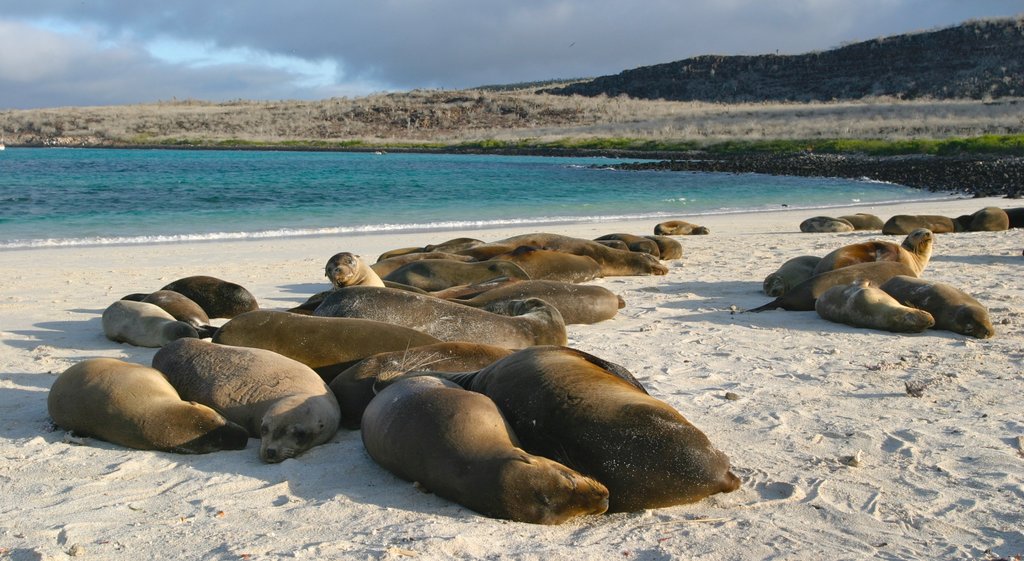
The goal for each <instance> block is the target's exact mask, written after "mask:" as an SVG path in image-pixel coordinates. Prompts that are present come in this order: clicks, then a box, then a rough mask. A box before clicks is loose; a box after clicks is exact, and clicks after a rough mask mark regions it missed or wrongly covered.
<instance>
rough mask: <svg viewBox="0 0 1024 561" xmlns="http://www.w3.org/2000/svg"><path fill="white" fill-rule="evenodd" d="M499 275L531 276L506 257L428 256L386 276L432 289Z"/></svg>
mask: <svg viewBox="0 0 1024 561" xmlns="http://www.w3.org/2000/svg"><path fill="white" fill-rule="evenodd" d="M497 277H508V278H513V279H528V278H530V275H529V274H528V273H527V272H526V271H524V270H523V269H522V267H520V266H519V265H516V264H515V263H511V262H507V261H483V262H475V261H474V262H462V261H453V260H450V259H426V260H420V261H413V262H411V263H406V264H405V265H402V266H401V267H399V268H397V269H395V270H394V271H392V272H391V273H389V274H388V275H386V276H385V277H384V280H386V281H390V282H397V283H401V284H405V285H408V286H414V287H416V288H419V289H421V290H426V291H427V292H433V291H435V290H444V289H446V288H451V287H453V286H459V285H463V284H474V283H478V282H483V281H487V280H490V279H493V278H497Z"/></svg>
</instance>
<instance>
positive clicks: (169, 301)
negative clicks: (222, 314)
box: [122, 290, 217, 338]
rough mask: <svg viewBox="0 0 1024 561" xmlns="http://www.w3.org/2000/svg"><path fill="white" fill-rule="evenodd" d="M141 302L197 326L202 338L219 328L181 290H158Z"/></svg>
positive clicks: (209, 335)
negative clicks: (211, 323)
mask: <svg viewBox="0 0 1024 561" xmlns="http://www.w3.org/2000/svg"><path fill="white" fill-rule="evenodd" d="M122 300H124V298H122ZM140 302H147V303H149V304H156V305H157V306H160V308H162V309H163V311H165V312H167V313H169V314H171V316H172V317H173V318H174V319H176V320H178V321H183V322H185V323H187V324H189V325H191V326H192V327H194V328H196V331H198V332H199V337H200V338H206V337H211V336H212V335H213V332H214V331H216V330H217V328H216V327H213V326H212V325H210V316H208V315H206V312H205V311H203V309H202V308H201V307H199V304H196V303H195V302H193V301H192V299H191V298H189V297H187V296H185V295H184V294H182V293H180V292H174V291H173V290H157V291H156V292H152V293H150V294H147V295H145V296H144V297H143V298H142V299H141V300H140Z"/></svg>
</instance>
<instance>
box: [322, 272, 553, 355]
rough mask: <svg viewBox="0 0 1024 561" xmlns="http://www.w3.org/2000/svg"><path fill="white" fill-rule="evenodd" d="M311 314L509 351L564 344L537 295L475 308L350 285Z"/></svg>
mask: <svg viewBox="0 0 1024 561" xmlns="http://www.w3.org/2000/svg"><path fill="white" fill-rule="evenodd" d="M496 306H503V308H502V309H499V308H497V307H496ZM503 312H505V313H506V314H507V315H502V313H503ZM313 314H314V315H316V316H326V317H348V318H364V319H372V320H376V321H383V322H387V323H393V324H395V325H402V326H405V327H408V328H411V329H415V330H417V331H421V332H423V333H426V334H428V335H432V336H434V337H437V338H438V339H440V340H442V341H468V342H471V343H488V344H491V345H498V346H500V347H508V348H510V349H521V348H523V347H529V346H531V345H552V344H554V345H564V344H565V342H566V335H565V322H564V320H562V315H561V314H560V313H558V310H557V309H555V308H554V306H551V305H550V304H548V303H547V302H544V301H543V300H538V299H536V298H531V299H529V300H516V301H514V302H512V303H504V302H497V303H495V304H494V305H492V306H491V307H487V308H484V309H479V310H478V309H476V308H471V307H469V306H463V305H462V304H456V303H454V302H448V301H447V300H441V299H440V298H434V297H433V296H424V295H422V294H414V293H412V292H405V291H402V290H395V289H392V288H377V287H373V286H350V287H348V288H342V289H339V290H335V291H334V292H332V293H331V294H329V295H328V296H327V298H326V299H325V300H324V303H323V304H320V307H319V308H317V309H316V311H315V312H313Z"/></svg>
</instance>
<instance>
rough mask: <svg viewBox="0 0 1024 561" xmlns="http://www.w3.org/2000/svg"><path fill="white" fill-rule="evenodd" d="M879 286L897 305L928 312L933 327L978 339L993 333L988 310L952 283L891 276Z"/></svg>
mask: <svg viewBox="0 0 1024 561" xmlns="http://www.w3.org/2000/svg"><path fill="white" fill-rule="evenodd" d="M880 288H881V289H882V290H884V291H885V292H886V293H887V294H889V295H890V296H892V297H893V298H895V299H896V300H898V301H899V302H900V303H901V304H903V305H905V306H910V307H912V308H918V309H920V310H924V311H926V312H928V313H930V314H931V315H932V317H934V318H935V326H934V327H935V329H944V330H947V331H952V332H954V333H960V334H961V335H970V336H971V337H978V338H979V339H986V338H988V337H992V336H993V335H995V333H996V330H995V328H994V327H992V321H991V320H990V319H989V315H988V310H987V309H985V307H984V306H982V305H981V303H979V302H978V301H977V300H975V299H974V298H973V297H971V296H970V295H969V294H967V293H965V292H964V291H962V290H960V289H958V288H956V287H954V286H952V285H949V284H945V283H941V282H934V281H927V280H924V279H919V278H914V277H912V276H895V277H892V278H891V279H889V280H887V281H886V282H884V283H882V285H881V287H880Z"/></svg>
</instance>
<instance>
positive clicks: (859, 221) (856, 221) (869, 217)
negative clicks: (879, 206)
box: [837, 212, 884, 231]
mask: <svg viewBox="0 0 1024 561" xmlns="http://www.w3.org/2000/svg"><path fill="white" fill-rule="evenodd" d="M837 218H839V219H840V220H845V221H847V222H849V223H850V224H851V225H852V226H853V229H854V230H858V231H860V230H881V229H882V226H883V225H884V223H883V222H882V219H881V218H879V217H877V216H875V215H874V214H867V213H864V212H858V213H857V214H846V215H843V216H839V217H837Z"/></svg>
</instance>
